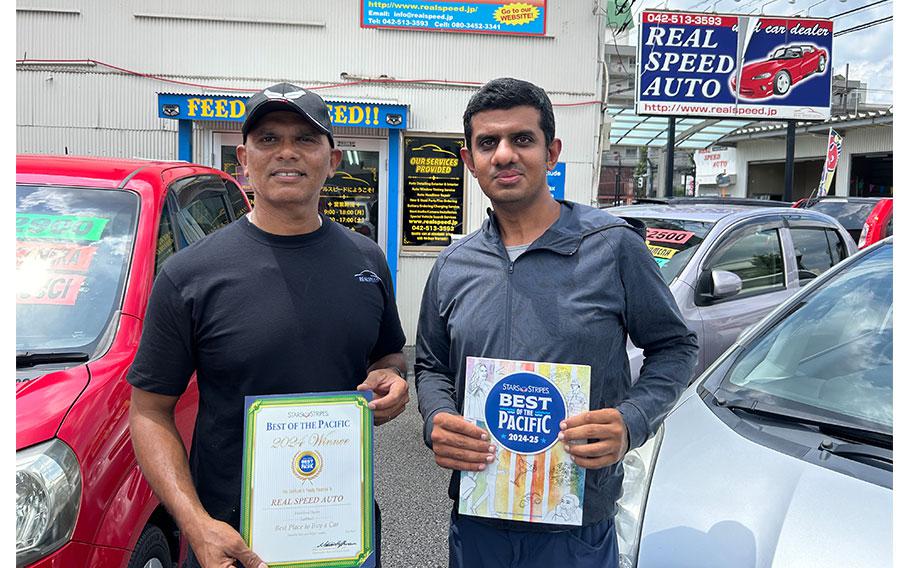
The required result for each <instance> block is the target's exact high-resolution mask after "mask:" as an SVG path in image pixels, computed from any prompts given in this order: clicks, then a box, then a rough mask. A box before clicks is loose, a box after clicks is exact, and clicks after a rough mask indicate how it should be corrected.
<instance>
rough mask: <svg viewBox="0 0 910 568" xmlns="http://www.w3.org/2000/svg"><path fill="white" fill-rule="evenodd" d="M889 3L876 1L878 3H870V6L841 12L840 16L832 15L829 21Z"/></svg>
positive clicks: (885, 0)
mask: <svg viewBox="0 0 910 568" xmlns="http://www.w3.org/2000/svg"><path fill="white" fill-rule="evenodd" d="M890 1H891V0H878V2H872V3H871V4H866V5H865V6H860V7H859V8H853V9H852V10H847V11H846V12H841V13H840V14H834V15H833V16H831V19H832V20H834V19H837V18H840V17H841V16H846V15H847V14H852V13H853V12H859V11H861V10H865V9H867V8H871V7H873V6H878V5H879V4H884V3H885V2H890Z"/></svg>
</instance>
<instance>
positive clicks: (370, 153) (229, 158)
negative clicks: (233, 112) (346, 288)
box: [212, 132, 388, 248]
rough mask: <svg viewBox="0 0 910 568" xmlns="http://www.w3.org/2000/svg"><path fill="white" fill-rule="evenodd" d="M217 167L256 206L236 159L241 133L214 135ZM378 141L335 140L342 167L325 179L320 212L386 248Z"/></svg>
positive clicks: (382, 145) (380, 141)
mask: <svg viewBox="0 0 910 568" xmlns="http://www.w3.org/2000/svg"><path fill="white" fill-rule="evenodd" d="M213 134H214V138H213V144H212V145H213V148H214V156H215V162H216V163H215V166H216V167H217V168H219V169H221V170H222V171H225V172H227V173H229V174H230V175H232V176H234V177H235V178H236V179H237V181H238V182H240V184H241V186H242V187H243V190H244V191H246V192H247V195H248V196H249V198H250V203H253V188H252V187H251V186H250V184H249V180H248V179H247V178H246V176H244V175H243V168H242V167H240V163H239V161H238V160H237V145H239V144H241V143H242V141H243V139H242V136H241V134H240V133H239V132H215V133H213ZM387 144H388V141H387V140H383V139H378V138H336V139H335V145H336V147H337V148H338V149H339V150H341V164H340V165H339V166H338V169H337V170H336V172H335V175H334V176H332V177H330V178H329V179H327V180H326V182H325V185H324V186H323V188H322V192H321V194H320V196H319V211H320V212H322V213H323V214H325V215H326V216H327V217H329V218H331V219H332V220H334V221H336V222H338V223H340V224H342V225H344V226H345V227H348V228H350V229H351V230H354V231H357V232H358V233H361V234H363V235H366V236H367V237H369V238H370V239H372V240H373V241H375V242H377V243H379V244H380V246H382V247H383V248H385V246H384V245H385V234H386V228H385V225H386V212H385V210H384V209H385V207H384V206H385V203H384V200H385V195H386V192H387V188H386V185H387V183H388V182H387V176H386V166H385V162H386V156H385V153H386V147H387Z"/></svg>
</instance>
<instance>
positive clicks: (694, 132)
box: [607, 106, 752, 148]
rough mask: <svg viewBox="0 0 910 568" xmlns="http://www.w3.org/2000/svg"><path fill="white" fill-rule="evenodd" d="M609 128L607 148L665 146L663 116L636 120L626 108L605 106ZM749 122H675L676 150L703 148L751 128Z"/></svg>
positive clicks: (695, 120)
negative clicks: (748, 127)
mask: <svg viewBox="0 0 910 568" xmlns="http://www.w3.org/2000/svg"><path fill="white" fill-rule="evenodd" d="M607 112H609V113H610V117H611V118H612V124H611V126H610V145H611V146H613V145H616V146H654V147H657V146H666V145H667V123H668V118H667V117H665V116H640V115H637V114H635V109H633V108H629V107H619V106H608V107H607ZM751 123H752V121H750V120H726V119H725V120H720V119H716V118H715V119H704V118H677V119H676V140H675V142H676V144H675V146H676V147H677V148H707V147H709V146H711V145H713V144H714V143H715V142H717V141H718V140H720V139H721V138H723V137H724V136H726V135H728V134H730V133H731V132H733V131H735V130H737V129H739V128H742V127H743V126H745V125H747V124H751Z"/></svg>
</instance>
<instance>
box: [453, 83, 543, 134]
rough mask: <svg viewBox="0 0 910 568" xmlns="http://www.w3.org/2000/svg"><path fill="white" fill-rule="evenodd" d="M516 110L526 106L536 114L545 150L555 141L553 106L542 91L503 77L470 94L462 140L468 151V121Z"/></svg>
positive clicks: (469, 131)
mask: <svg viewBox="0 0 910 568" xmlns="http://www.w3.org/2000/svg"><path fill="white" fill-rule="evenodd" d="M518 106H530V107H534V108H536V109H537V111H538V112H539V113H540V129H541V130H543V135H544V141H545V142H546V145H547V147H549V146H550V143H551V142H553V139H554V138H556V119H555V118H553V104H552V103H551V102H550V97H548V96H547V93H546V91H544V90H543V89H541V88H540V87H538V86H537V85H535V84H533V83H528V82H527V81H522V80H521V79H512V78H511V77H503V78H500V79H493V80H492V81H490V82H489V83H487V84H486V85H484V86H483V87H481V88H480V90H479V91H477V92H476V93H474V96H473V97H471V100H470V101H468V106H467V108H466V109H465V110H464V116H463V121H464V137H465V143H466V144H467V146H468V149H469V150H470V149H471V136H472V135H473V131H472V129H471V119H472V118H473V117H474V115H475V114H477V113H478V112H483V111H486V110H504V109H510V108H514V107H518Z"/></svg>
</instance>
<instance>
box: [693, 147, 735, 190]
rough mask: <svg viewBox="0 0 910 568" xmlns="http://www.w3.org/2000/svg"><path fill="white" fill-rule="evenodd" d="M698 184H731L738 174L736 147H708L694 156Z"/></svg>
mask: <svg viewBox="0 0 910 568" xmlns="http://www.w3.org/2000/svg"><path fill="white" fill-rule="evenodd" d="M692 159H693V160H694V161H695V181H696V183H697V184H698V185H730V181H731V178H732V176H735V175H736V148H707V149H704V150H698V151H697V152H695V154H694V155H693V156H692Z"/></svg>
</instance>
